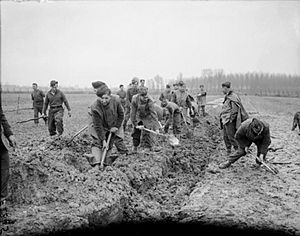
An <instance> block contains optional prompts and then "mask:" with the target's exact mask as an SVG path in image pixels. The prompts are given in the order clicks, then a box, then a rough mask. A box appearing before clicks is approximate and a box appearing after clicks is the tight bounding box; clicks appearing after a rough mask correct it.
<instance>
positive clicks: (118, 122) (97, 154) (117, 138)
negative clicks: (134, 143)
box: [86, 81, 128, 166]
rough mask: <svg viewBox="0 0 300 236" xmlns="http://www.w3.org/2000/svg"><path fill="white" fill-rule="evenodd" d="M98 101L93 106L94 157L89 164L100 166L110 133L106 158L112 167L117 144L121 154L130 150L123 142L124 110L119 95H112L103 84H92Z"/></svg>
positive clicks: (92, 133) (91, 130) (90, 158)
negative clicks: (112, 152)
mask: <svg viewBox="0 0 300 236" xmlns="http://www.w3.org/2000/svg"><path fill="white" fill-rule="evenodd" d="M92 85H93V87H94V89H95V92H96V95H97V96H98V99H97V100H96V101H95V102H94V103H93V104H92V106H91V118H92V126H90V133H91V135H92V138H93V143H92V155H91V156H90V155H88V154H87V155H86V156H87V157H89V162H90V164H91V165H92V166H95V165H99V164H100V162H101V160H100V159H101V156H102V148H103V146H105V145H106V141H107V138H108V135H109V132H111V133H112V136H111V140H110V142H109V144H108V147H109V148H108V152H107V154H106V157H105V164H106V165H110V164H112V162H113V161H114V160H115V158H113V157H111V156H110V155H111V151H112V147H113V145H114V144H115V146H116V148H117V150H118V152H119V153H121V154H128V150H127V148H126V146H125V144H124V142H123V135H124V132H123V126H122V122H123V119H124V110H123V107H122V104H121V101H120V99H119V97H118V96H117V95H113V94H111V90H110V89H109V88H108V87H107V85H106V84H105V83H103V82H100V81H96V82H93V83H92Z"/></svg>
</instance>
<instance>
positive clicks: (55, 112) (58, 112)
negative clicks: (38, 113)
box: [43, 89, 71, 136]
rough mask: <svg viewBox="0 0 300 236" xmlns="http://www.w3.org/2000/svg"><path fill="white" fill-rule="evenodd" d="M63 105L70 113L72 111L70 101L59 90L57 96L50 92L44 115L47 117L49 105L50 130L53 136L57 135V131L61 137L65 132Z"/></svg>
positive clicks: (46, 100)
mask: <svg viewBox="0 0 300 236" xmlns="http://www.w3.org/2000/svg"><path fill="white" fill-rule="evenodd" d="M63 103H64V104H65V106H66V107H67V109H68V111H71V108H70V106H69V103H68V100H67V98H66V96H65V95H64V93H63V92H62V91H60V90H59V89H57V90H56V92H55V94H53V93H52V92H51V90H50V91H49V92H48V93H47V94H46V98H45V104H44V108H43V113H44V114H45V115H46V111H47V108H48V105H49V107H50V109H49V113H48V130H49V133H50V135H51V136H53V135H55V134H56V130H57V132H58V134H59V135H61V134H62V133H63V131H64V127H63V116H64V108H63V106H62V104H63Z"/></svg>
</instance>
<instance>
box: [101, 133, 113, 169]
mask: <svg viewBox="0 0 300 236" xmlns="http://www.w3.org/2000/svg"><path fill="white" fill-rule="evenodd" d="M111 135H112V133H111V132H109V135H108V139H107V142H106V146H105V147H103V148H104V151H103V153H102V157H101V163H100V169H103V166H104V160H105V156H106V153H107V150H108V147H109V142H110V138H111Z"/></svg>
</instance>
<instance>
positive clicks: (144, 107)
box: [130, 87, 160, 153]
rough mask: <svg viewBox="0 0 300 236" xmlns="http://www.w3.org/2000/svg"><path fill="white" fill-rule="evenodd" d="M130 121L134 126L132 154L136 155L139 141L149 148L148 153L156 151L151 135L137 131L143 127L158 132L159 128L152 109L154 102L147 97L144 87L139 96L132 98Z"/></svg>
mask: <svg viewBox="0 0 300 236" xmlns="http://www.w3.org/2000/svg"><path fill="white" fill-rule="evenodd" d="M130 119H131V122H132V124H133V126H134V129H133V133H132V135H131V136H132V139H133V149H132V153H137V148H138V146H139V145H140V143H141V139H142V141H143V142H144V144H145V148H149V151H153V150H154V151H157V150H156V149H153V143H154V139H153V137H152V134H150V133H149V132H148V131H145V130H141V129H139V127H141V126H144V127H145V128H148V129H151V130H154V131H156V132H158V131H159V128H160V123H159V121H158V117H157V113H156V112H155V109H154V101H153V99H152V98H151V97H150V96H149V95H148V89H147V88H146V87H145V88H140V89H139V94H136V95H134V96H133V97H132V102H131V112H130Z"/></svg>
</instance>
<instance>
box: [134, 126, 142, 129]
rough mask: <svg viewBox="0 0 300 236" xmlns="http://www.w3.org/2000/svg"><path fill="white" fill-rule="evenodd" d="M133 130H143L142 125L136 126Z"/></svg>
mask: <svg viewBox="0 0 300 236" xmlns="http://www.w3.org/2000/svg"><path fill="white" fill-rule="evenodd" d="M135 128H136V129H143V128H144V126H143V125H138V126H136V127H135Z"/></svg>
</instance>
